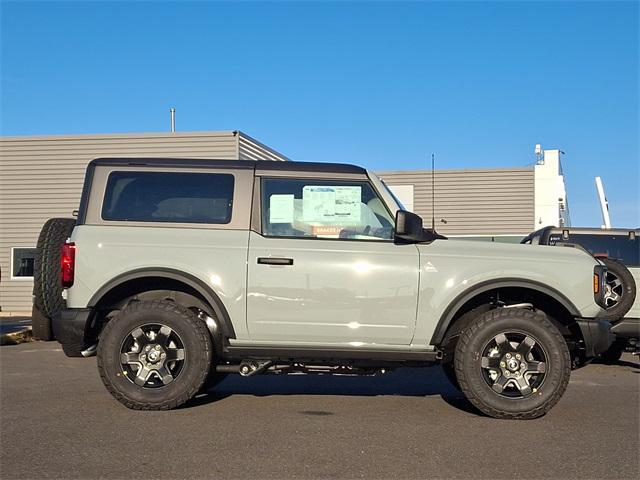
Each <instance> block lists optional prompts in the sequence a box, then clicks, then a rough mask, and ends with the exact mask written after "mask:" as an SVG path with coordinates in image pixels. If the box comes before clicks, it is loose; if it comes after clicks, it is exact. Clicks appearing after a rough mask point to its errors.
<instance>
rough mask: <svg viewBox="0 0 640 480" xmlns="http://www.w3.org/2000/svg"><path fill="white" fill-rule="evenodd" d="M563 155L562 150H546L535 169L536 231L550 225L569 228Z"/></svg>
mask: <svg viewBox="0 0 640 480" xmlns="http://www.w3.org/2000/svg"><path fill="white" fill-rule="evenodd" d="M561 154H562V152H561V151H560V150H544V152H543V156H542V158H541V159H540V160H539V161H538V162H537V164H536V166H535V168H534V185H535V186H534V191H535V195H534V197H535V200H534V202H535V205H534V211H535V224H534V229H538V228H542V227H546V226H548V225H553V226H556V227H559V226H568V225H569V223H570V222H569V207H568V203H567V191H566V188H565V184H564V176H563V174H562V165H561V163H560V155H561Z"/></svg>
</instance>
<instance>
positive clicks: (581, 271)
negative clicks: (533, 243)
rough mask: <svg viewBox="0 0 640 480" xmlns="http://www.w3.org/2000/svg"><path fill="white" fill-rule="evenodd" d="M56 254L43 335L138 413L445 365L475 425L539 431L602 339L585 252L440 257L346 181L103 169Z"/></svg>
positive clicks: (234, 168) (330, 175)
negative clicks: (230, 384) (265, 384)
mask: <svg viewBox="0 0 640 480" xmlns="http://www.w3.org/2000/svg"><path fill="white" fill-rule="evenodd" d="M59 257H60V265H61V269H62V272H61V277H62V287H64V291H63V296H64V298H65V302H66V303H65V305H64V306H63V308H62V310H61V311H60V313H59V314H58V315H56V316H55V318H54V319H53V332H54V334H55V336H56V338H57V339H58V341H59V342H60V343H61V344H62V346H63V348H64V351H65V353H67V355H71V356H80V355H84V356H88V355H91V354H92V353H94V352H96V351H97V357H98V369H99V372H100V376H101V378H102V381H103V382H104V384H105V386H106V388H107V389H108V390H109V392H111V394H112V395H113V396H114V397H115V398H116V399H117V400H119V401H120V402H122V403H123V404H124V405H126V406H127V407H129V408H133V409H143V410H157V409H170V408H174V407H177V406H179V405H181V404H183V403H185V402H186V401H188V400H189V399H190V398H192V397H193V396H194V395H196V394H197V393H198V392H200V391H202V390H203V389H207V388H213V386H215V384H216V383H217V382H219V381H220V380H221V379H222V378H224V376H225V375H228V374H232V373H233V374H239V375H243V376H251V375H258V374H275V373H278V374H288V373H322V374H353V375H357V374H373V373H382V372H385V371H390V370H393V369H394V368H397V367H402V366H428V365H433V364H434V363H441V364H442V365H443V368H444V371H445V373H446V374H447V376H448V378H449V379H450V380H451V381H452V382H453V383H454V385H455V386H456V387H458V388H459V389H460V390H461V391H462V392H463V393H464V395H465V396H466V398H468V399H469V401H470V402H471V403H472V404H473V405H474V406H475V407H477V408H478V409H479V410H480V411H481V412H484V413H485V414H487V415H489V416H492V417H497V418H514V419H527V418H535V417H538V416H541V415H543V414H545V413H546V412H547V411H548V410H549V409H550V408H551V407H552V406H553V405H554V404H555V403H556V402H557V401H558V400H559V399H560V397H561V396H562V394H563V392H564V391H565V389H566V387H567V384H568V382H569V376H570V373H571V367H572V362H573V361H574V359H576V358H591V357H593V356H595V355H597V354H599V353H600V352H603V351H605V350H607V348H609V346H610V344H611V342H612V336H611V334H610V325H609V323H608V322H607V321H603V320H601V319H600V318H599V316H600V315H601V313H602V305H603V291H604V281H605V275H606V268H605V267H604V266H603V265H602V264H601V263H600V262H599V261H597V260H596V259H594V258H593V257H591V256H590V255H589V254H587V253H586V252H584V251H582V250H580V249H570V248H562V249H560V248H552V247H538V248H530V247H527V246H523V245H497V244H481V243H472V242H465V241H454V240H447V239H445V238H444V237H442V236H440V235H438V234H437V233H435V232H434V231H432V230H429V229H425V228H423V225H422V219H421V218H420V217H419V216H417V215H415V214H413V213H410V212H408V211H405V210H404V209H403V207H402V205H401V204H400V203H399V202H398V201H397V200H396V199H395V198H394V196H393V194H392V193H391V192H390V191H389V189H387V187H386V186H385V185H384V183H383V182H381V181H380V180H379V179H378V178H377V177H376V176H375V175H374V174H373V173H371V172H369V171H367V170H365V169H363V168H360V167H357V166H353V165H344V164H328V163H307V162H269V161H228V160H185V159H133V158H106V159H97V160H94V161H92V162H91V163H90V164H89V166H88V168H87V173H86V177H85V183H84V189H83V193H82V198H81V203H80V207H79V212H78V215H77V220H76V222H75V226H73V229H72V233H71V234H70V237H69V238H68V239H67V241H66V242H65V243H64V245H63V246H62V250H61V253H60V254H59Z"/></svg>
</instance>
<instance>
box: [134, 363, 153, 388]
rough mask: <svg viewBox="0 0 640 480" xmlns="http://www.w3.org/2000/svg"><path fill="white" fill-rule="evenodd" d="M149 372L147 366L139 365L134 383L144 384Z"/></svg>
mask: <svg viewBox="0 0 640 480" xmlns="http://www.w3.org/2000/svg"><path fill="white" fill-rule="evenodd" d="M150 373H151V370H149V369H148V368H147V367H145V366H142V367H140V369H139V370H138V373H137V374H136V379H135V383H136V385H140V386H141V387H142V386H144V384H145V383H147V379H148V378H149V374H150Z"/></svg>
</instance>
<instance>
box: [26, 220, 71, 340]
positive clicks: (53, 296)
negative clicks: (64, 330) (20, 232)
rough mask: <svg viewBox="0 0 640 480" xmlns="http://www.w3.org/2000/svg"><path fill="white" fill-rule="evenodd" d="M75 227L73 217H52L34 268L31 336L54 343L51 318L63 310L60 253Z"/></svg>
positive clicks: (43, 230)
mask: <svg viewBox="0 0 640 480" xmlns="http://www.w3.org/2000/svg"><path fill="white" fill-rule="evenodd" d="M75 224H76V220H75V219H74V218H51V219H49V220H47V221H46V223H45V224H44V225H43V226H42V230H40V236H39V237H38V243H37V249H38V254H37V255H36V258H35V262H34V269H33V309H34V314H33V316H32V320H31V321H32V324H33V336H34V338H36V339H38V340H53V333H52V331H51V319H52V318H53V317H54V316H56V315H57V314H58V313H59V312H60V310H61V309H62V307H63V305H64V303H63V299H62V283H61V281H60V253H61V248H62V245H63V244H64V242H65V241H66V240H67V238H69V236H70V235H71V232H72V231H73V227H74V226H75Z"/></svg>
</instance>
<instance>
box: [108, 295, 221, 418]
mask: <svg viewBox="0 0 640 480" xmlns="http://www.w3.org/2000/svg"><path fill="white" fill-rule="evenodd" d="M211 350H212V349H211V338H210V336H209V332H208V331H207V328H206V326H205V324H204V323H203V322H202V321H201V320H199V319H198V318H197V317H196V316H195V315H194V314H193V312H191V311H190V310H189V309H187V308H184V307H182V306H180V305H177V304H175V303H173V302H164V301H152V302H148V301H144V302H133V303H130V304H129V305H128V306H127V307H125V308H124V309H123V310H121V311H120V313H119V314H118V315H117V316H116V317H115V318H113V319H112V320H111V321H109V322H108V323H107V325H106V326H105V328H104V330H103V331H102V334H101V335H100V341H99V343H98V369H99V371H100V377H101V378H102V381H103V383H104V385H105V386H106V387H107V390H109V392H110V393H111V394H112V395H113V396H114V397H115V398H116V399H117V400H118V401H119V402H121V403H122V404H124V405H125V406H127V407H129V408H132V409H136V410H168V409H171V408H175V407H177V406H179V405H181V404H183V403H185V402H186V401H187V400H189V399H190V398H192V397H193V396H194V395H195V394H196V392H198V390H200V388H201V387H202V385H203V383H204V381H205V379H206V377H207V374H208V373H209V369H210V367H211V356H212V353H211Z"/></svg>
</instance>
